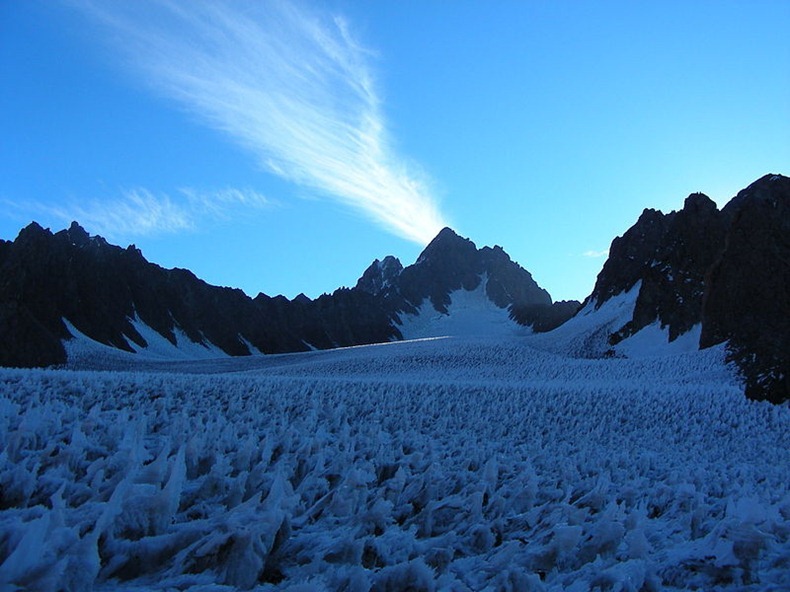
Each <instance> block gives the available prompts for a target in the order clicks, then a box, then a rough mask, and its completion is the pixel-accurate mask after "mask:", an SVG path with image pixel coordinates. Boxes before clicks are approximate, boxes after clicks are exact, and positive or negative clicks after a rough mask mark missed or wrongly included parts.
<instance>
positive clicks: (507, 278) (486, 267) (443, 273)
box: [396, 228, 551, 313]
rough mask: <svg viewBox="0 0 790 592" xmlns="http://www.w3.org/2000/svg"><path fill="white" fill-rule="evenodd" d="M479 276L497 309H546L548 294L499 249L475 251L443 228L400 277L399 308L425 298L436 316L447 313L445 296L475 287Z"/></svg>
mask: <svg viewBox="0 0 790 592" xmlns="http://www.w3.org/2000/svg"><path fill="white" fill-rule="evenodd" d="M483 277H487V280H488V281H487V284H486V295H487V296H488V297H489V298H490V299H491V301H492V302H494V304H496V305H497V306H499V307H500V308H506V307H510V306H543V307H549V306H551V296H549V293H548V292H546V290H544V289H543V288H541V287H540V286H538V284H537V283H536V282H535V280H534V279H532V275H531V274H530V273H529V272H528V271H527V270H526V269H524V268H523V267H521V266H520V265H518V264H517V263H515V262H513V261H512V260H511V259H510V257H509V256H508V255H507V253H505V252H504V251H503V250H502V248H501V247H493V248H490V247H483V248H482V249H478V248H477V247H476V246H475V244H474V243H473V242H472V241H470V240H469V239H466V238H462V237H460V236H458V235H457V234H456V233H455V232H453V231H452V230H450V229H449V228H445V229H443V230H442V231H441V232H440V233H439V234H438V235H437V236H436V238H435V239H433V241H431V243H430V244H429V245H428V246H427V247H426V248H425V250H424V251H423V252H422V254H421V255H420V256H419V258H418V259H417V262H416V263H415V264H414V265H410V266H409V267H407V268H406V269H404V270H403V271H402V272H401V273H400V275H399V277H398V281H397V283H396V288H397V290H398V292H399V294H400V295H401V296H402V298H403V300H405V303H404V304H403V309H404V310H409V307H415V308H416V307H419V306H420V305H421V304H422V302H423V301H424V300H426V299H427V300H430V302H431V304H432V305H433V307H434V308H435V309H436V310H437V311H438V312H442V313H447V306H448V305H449V304H450V294H451V293H452V292H453V291H455V290H475V289H477V288H478V287H479V286H480V283H481V281H482V280H483Z"/></svg>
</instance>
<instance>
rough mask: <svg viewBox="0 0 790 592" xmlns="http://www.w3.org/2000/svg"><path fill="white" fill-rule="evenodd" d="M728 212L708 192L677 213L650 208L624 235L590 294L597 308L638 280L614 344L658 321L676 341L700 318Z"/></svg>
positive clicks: (694, 196) (689, 200) (697, 195)
mask: <svg viewBox="0 0 790 592" xmlns="http://www.w3.org/2000/svg"><path fill="white" fill-rule="evenodd" d="M726 227H727V216H726V215H724V214H723V213H722V212H720V211H719V210H718V208H717V207H716V204H715V203H714V202H713V201H712V200H711V199H710V198H709V197H707V196H706V195H703V194H702V193H695V194H692V195H690V196H689V197H688V198H687V199H686V202H685V204H684V206H683V209H682V210H680V211H678V212H670V213H669V214H662V213H661V212H659V211H656V210H645V211H644V212H643V213H642V215H641V216H640V217H639V220H637V222H636V224H634V226H632V227H631V228H630V229H629V230H628V231H627V232H626V233H625V234H624V235H623V236H622V237H618V238H616V239H614V241H613V242H612V246H611V248H610V251H609V259H608V260H607V261H606V263H605V264H604V267H603V269H602V270H601V273H600V274H599V275H598V280H597V281H596V284H595V288H594V290H593V293H592V294H591V296H590V298H594V299H595V302H596V306H600V305H601V304H603V303H604V302H606V300H608V299H609V298H611V297H612V296H614V295H615V294H619V293H620V292H623V291H627V290H630V289H631V288H632V287H633V286H634V285H635V284H636V283H637V282H638V281H641V282H642V284H641V286H640V288H639V294H638V296H637V301H636V306H635V309H634V315H633V318H632V319H631V321H630V322H628V323H627V324H626V325H625V326H623V327H622V328H620V330H619V331H617V332H616V333H615V334H613V335H612V338H611V339H610V341H611V342H612V343H613V344H614V343H617V342H619V341H620V340H622V339H624V338H626V337H630V336H631V335H633V334H634V333H636V332H638V331H639V330H640V329H643V328H644V327H646V326H648V325H650V324H652V323H654V322H655V321H659V322H660V323H661V326H662V327H668V329H669V340H670V341H674V340H675V339H676V338H677V337H678V336H680V335H682V334H683V333H686V332H687V331H688V330H689V329H691V328H692V327H693V326H694V325H696V324H697V323H699V322H700V319H701V314H702V296H703V292H704V279H705V274H706V273H707V271H708V269H709V268H710V266H711V265H712V264H713V262H714V261H715V260H716V258H717V256H718V254H719V253H720V252H721V249H722V248H723V245H724V236H725V233H726Z"/></svg>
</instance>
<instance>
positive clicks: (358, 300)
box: [0, 222, 559, 366]
mask: <svg viewBox="0 0 790 592" xmlns="http://www.w3.org/2000/svg"><path fill="white" fill-rule="evenodd" d="M483 277H487V278H488V284H487V294H488V296H489V298H491V300H492V301H494V302H495V303H496V304H497V305H498V306H500V307H503V308H505V307H513V306H532V307H537V308H538V309H545V311H544V312H546V314H547V315H548V316H546V318H545V319H544V320H541V321H540V322H538V319H539V318H542V317H540V314H537V313H534V312H533V313H531V316H530V323H537V324H539V325H541V326H546V323H556V322H557V319H558V318H559V317H558V316H557V313H556V311H555V310H554V309H552V308H551V307H550V304H551V298H550V297H549V295H548V293H547V292H546V291H545V290H542V289H541V288H539V287H538V286H537V284H536V283H535V282H534V280H533V279H532V276H531V275H530V274H529V273H528V272H527V271H526V270H524V269H522V268H521V267H520V266H518V265H517V264H515V263H514V262H513V261H511V260H510V258H509V257H508V256H507V254H505V252H504V251H503V250H502V249H501V248H499V247H494V248H493V249H490V248H483V249H480V250H478V249H477V248H476V247H475V245H474V243H472V242H471V241H470V240H468V239H464V238H461V237H459V236H458V235H457V234H455V233H454V232H453V231H452V230H450V229H444V230H443V231H442V232H441V233H439V235H438V236H437V237H436V239H434V240H433V241H432V242H431V243H430V244H429V245H428V246H427V247H426V249H425V250H424V251H423V253H422V254H421V255H420V258H419V260H418V261H417V263H415V264H414V265H411V266H409V267H407V268H406V269H403V266H402V265H401V264H400V262H399V261H398V260H397V259H396V258H394V257H386V258H385V259H384V260H382V261H376V262H374V264H373V265H371V266H370V267H369V268H368V270H366V272H365V274H364V275H363V276H362V278H360V280H359V282H358V283H357V287H356V288H352V289H348V288H341V289H339V290H336V291H335V292H334V293H333V294H331V295H330V294H324V295H322V296H321V297H319V298H317V299H315V300H311V299H310V298H308V297H307V296H305V295H304V294H300V295H299V296H297V297H296V298H294V300H293V301H289V300H288V299H287V298H284V297H283V296H277V297H274V298H272V297H269V296H267V295H265V294H259V295H258V296H256V297H255V298H254V299H250V298H249V297H248V296H247V295H246V294H244V292H242V291H241V290H235V289H231V288H222V287H217V286H211V285H209V284H207V283H206V282H204V281H202V280H200V279H199V278H197V277H196V276H195V275H194V274H193V273H192V272H190V271H188V270H185V269H163V268H161V267H159V266H157V265H154V264H152V263H149V262H148V261H146V259H145V258H144V257H143V255H142V253H141V252H140V250H139V249H137V248H136V247H135V246H134V245H130V246H129V247H127V248H126V249H122V248H120V247H117V246H113V245H110V244H108V243H107V242H106V241H105V240H104V239H103V238H101V237H98V236H90V235H89V234H88V233H87V232H86V231H85V230H84V229H83V228H82V227H80V226H79V225H78V224H77V223H76V222H75V223H72V225H71V226H70V227H69V228H68V230H63V231H60V232H57V233H55V234H52V233H51V232H50V231H49V230H45V229H43V228H41V226H39V225H38V224H35V223H33V224H31V225H29V226H28V227H27V228H25V229H23V230H22V231H21V232H20V233H19V236H18V237H17V239H16V240H15V241H14V242H7V241H2V242H0V363H2V364H3V365H16V366H37V365H51V364H60V363H63V362H65V361H66V360H65V350H64V348H63V345H62V340H64V339H69V338H71V337H73V336H72V335H71V333H70V330H69V329H68V326H67V325H66V323H64V319H66V320H67V321H68V322H69V323H71V325H73V326H74V328H75V329H76V330H77V331H79V332H81V333H83V334H85V335H87V336H88V337H90V338H92V339H94V340H96V341H98V342H100V343H104V344H106V345H108V346H111V347H115V348H118V349H122V350H126V351H133V347H132V345H136V346H141V347H145V346H147V345H148V344H147V343H146V341H145V339H144V338H143V336H142V335H140V333H139V332H138V331H137V330H136V329H135V325H134V323H133V320H134V319H135V318H136V319H139V320H140V321H142V322H143V323H145V324H146V325H147V326H149V327H151V328H152V329H153V330H154V331H156V332H157V333H159V334H160V335H162V336H163V337H164V338H165V339H167V340H169V341H170V342H171V343H173V344H176V343H177V340H178V338H177V334H178V332H183V334H185V335H186V338H188V339H189V340H191V341H193V342H195V343H203V344H206V345H207V344H209V343H211V344H214V345H216V346H217V347H219V348H220V349H222V350H223V351H224V352H225V353H227V354H230V355H235V356H238V355H248V354H249V353H250V348H249V347H248V344H249V345H252V346H253V347H254V348H256V349H258V350H260V351H262V352H264V353H279V352H292V351H304V350H307V349H309V348H329V347H337V346H348V345H360V344H364V343H375V342H382V341H389V340H392V339H399V338H401V337H402V336H401V334H400V332H399V330H398V328H397V327H398V323H397V321H398V316H399V315H400V314H402V313H404V312H416V307H417V306H419V305H420V304H421V303H422V302H423V301H424V300H425V299H429V300H430V301H431V302H432V304H433V306H435V307H436V308H437V310H441V311H443V312H446V310H447V308H446V307H447V305H448V304H449V303H450V293H451V292H453V291H454V290H458V289H462V288H463V289H467V290H472V289H475V288H476V287H478V286H479V285H480V282H481V281H482V278H483ZM549 317H551V319H552V320H549ZM181 339H183V337H182V338H181Z"/></svg>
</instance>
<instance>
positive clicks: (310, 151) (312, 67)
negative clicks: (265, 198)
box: [76, 0, 445, 243]
mask: <svg viewBox="0 0 790 592" xmlns="http://www.w3.org/2000/svg"><path fill="white" fill-rule="evenodd" d="M76 5H77V6H79V7H81V8H82V9H83V11H85V12H86V13H88V14H90V15H91V16H93V17H95V18H96V19H97V20H98V21H99V22H101V23H102V24H104V25H105V26H106V27H107V28H109V29H110V31H111V32H112V33H113V35H112V37H113V39H115V40H116V41H117V44H118V45H119V47H121V48H122V49H124V50H126V51H127V52H128V54H127V55H128V57H129V64H130V66H132V67H135V68H139V71H140V72H141V73H142V75H143V76H144V79H145V80H146V81H147V82H148V83H149V84H150V85H151V86H152V87H153V88H154V89H155V90H156V91H158V92H159V93H162V94H164V95H165V96H167V97H170V98H172V99H175V100H176V101H178V102H179V103H180V104H181V105H182V106H184V107H186V108H187V109H189V110H191V111H192V112H194V113H196V114H197V115H199V116H200V118H202V120H203V121H205V122H206V123H207V124H209V125H210V126H212V127H214V128H215V129H217V130H220V131H222V132H224V133H226V134H228V136H229V137H231V138H232V139H233V140H235V141H236V142H238V143H240V144H242V145H243V146H245V147H246V148H248V149H249V150H251V151H252V152H253V153H254V154H255V155H257V157H258V158H259V160H260V163H261V164H262V165H263V166H264V167H265V168H266V169H268V170H269V171H270V172H272V173H274V174H276V175H279V176H281V177H283V178H286V179H288V180H290V181H292V182H294V183H297V184H299V185H302V186H305V187H307V188H310V189H312V190H313V191H316V192H317V193H319V194H321V195H325V196H328V197H331V198H334V199H336V200H339V201H340V202H342V203H343V204H345V205H348V206H351V207H353V208H355V209H357V210H358V211H361V212H363V213H364V214H366V215H367V216H368V217H369V218H370V219H372V220H373V221H375V222H377V223H378V224H380V225H382V226H383V227H384V228H386V229H387V230H389V231H391V232H393V233H395V234H397V235H400V236H402V237H404V238H407V239H411V240H413V241H416V242H419V243H426V242H428V241H429V240H430V239H432V238H433V237H434V236H435V235H436V233H437V232H438V231H439V230H440V229H441V227H442V226H444V225H445V222H444V220H443V217H442V215H441V213H440V212H439V209H438V206H437V204H436V201H435V200H434V198H433V197H432V195H431V191H430V187H429V182H428V181H427V179H426V177H425V176H424V175H423V174H422V173H421V171H420V170H419V169H418V168H417V167H415V166H414V165H413V164H411V163H409V162H407V161H406V160H405V159H404V158H402V157H401V156H399V155H398V154H397V152H396V151H395V150H394V148H393V144H392V141H391V138H390V137H389V135H388V132H387V126H386V121H385V119H384V116H383V114H382V109H381V100H380V98H379V95H378V91H377V89H376V84H375V80H374V76H373V72H372V68H371V63H372V60H373V58H374V54H373V53H372V52H371V51H369V50H367V49H366V48H365V47H363V46H362V45H361V44H359V43H358V42H357V41H356V40H355V39H354V36H353V35H352V33H351V30H350V26H349V24H348V23H347V22H346V21H345V20H344V19H343V18H340V17H334V18H330V17H329V16H328V15H326V14H323V13H319V12H316V11H312V10H308V9H307V8H304V7H302V6H296V5H293V4H289V3H284V2H263V3H255V4H253V3H244V4H242V3H232V2H208V1H205V2H204V1H190V2H185V3H182V2H175V1H173V2H168V1H166V0H162V1H156V2H144V3H138V2H128V3H119V2H99V1H97V0H96V1H94V0H85V1H78V2H77V3H76Z"/></svg>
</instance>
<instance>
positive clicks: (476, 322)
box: [399, 277, 530, 339]
mask: <svg viewBox="0 0 790 592" xmlns="http://www.w3.org/2000/svg"><path fill="white" fill-rule="evenodd" d="M487 282H488V279H487V278H486V277H483V279H482V281H481V282H480V285H479V286H478V287H477V288H476V289H475V290H456V291H455V292H451V293H450V305H449V306H448V307H447V314H444V313H441V312H439V311H437V310H436V309H435V308H434V307H433V304H431V301H430V300H428V299H426V300H424V301H423V303H422V305H420V307H419V310H418V312H417V314H403V315H401V317H400V321H401V325H400V327H399V329H400V332H401V334H402V335H403V338H404V339H423V338H426V337H448V336H452V337H461V336H464V337H476V336H502V337H505V336H512V335H524V334H526V333H529V331H530V330H529V329H527V328H525V327H522V326H520V325H519V324H518V323H516V322H515V321H513V320H512V319H511V318H510V313H509V311H508V309H507V308H499V307H498V306H497V305H496V304H494V303H493V302H492V301H491V300H490V299H489V298H488V295H487V294H486V284H487Z"/></svg>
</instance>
